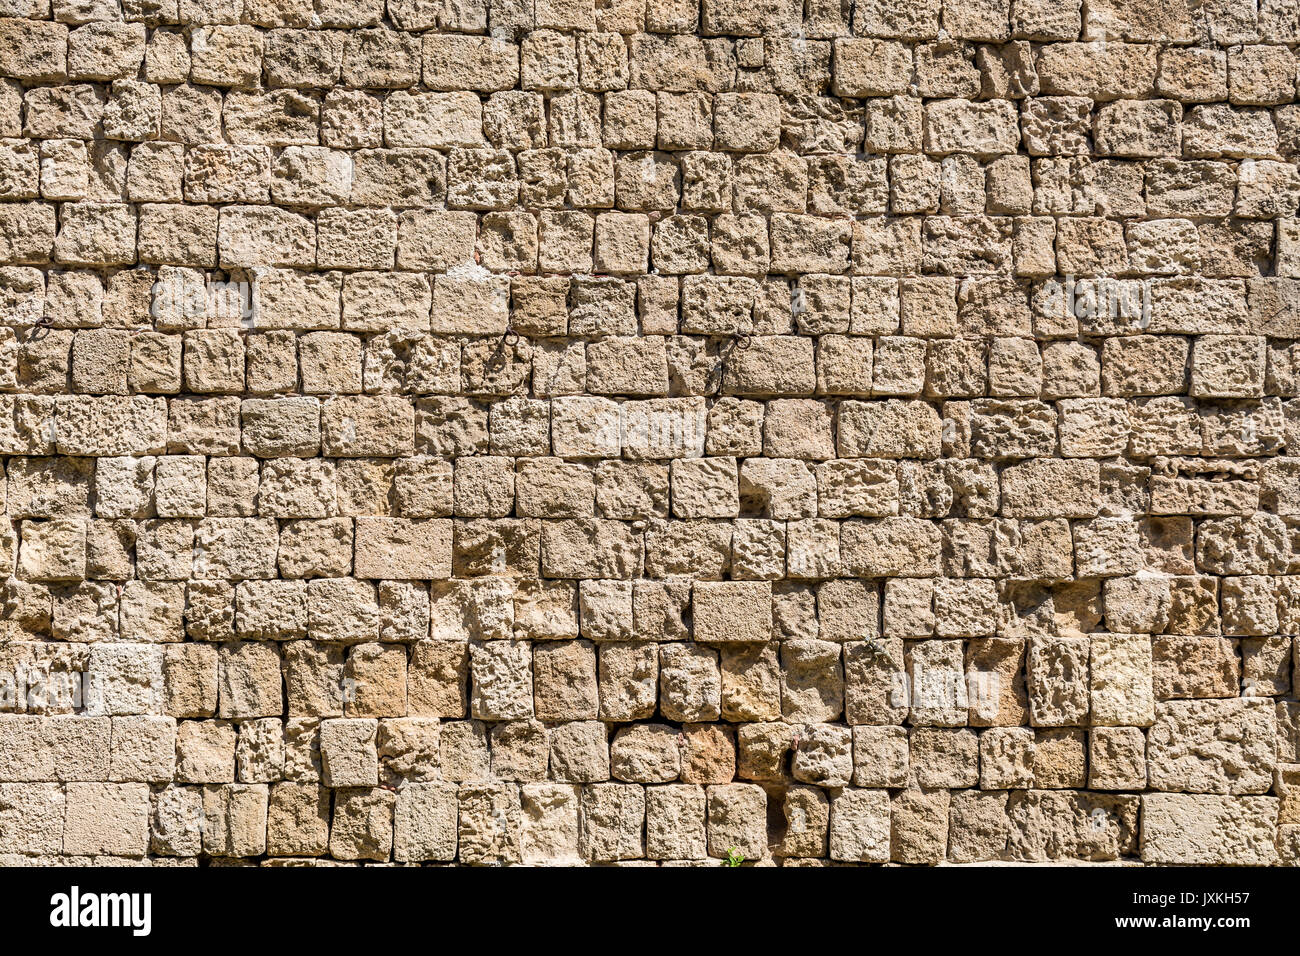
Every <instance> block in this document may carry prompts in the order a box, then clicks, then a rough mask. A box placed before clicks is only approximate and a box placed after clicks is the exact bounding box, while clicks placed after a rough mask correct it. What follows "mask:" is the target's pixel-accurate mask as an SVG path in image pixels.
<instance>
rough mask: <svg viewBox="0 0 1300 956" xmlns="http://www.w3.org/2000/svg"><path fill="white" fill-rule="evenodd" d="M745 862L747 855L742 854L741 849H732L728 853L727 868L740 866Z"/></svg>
mask: <svg viewBox="0 0 1300 956" xmlns="http://www.w3.org/2000/svg"><path fill="white" fill-rule="evenodd" d="M744 862H745V854H743V853H741V852H740V850H739V848H737V847H734V846H733V847H732V848H731V849H729V850H728V851H727V866H740V864H742V863H744Z"/></svg>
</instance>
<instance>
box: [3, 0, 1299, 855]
mask: <svg viewBox="0 0 1300 956" xmlns="http://www.w3.org/2000/svg"><path fill="white" fill-rule="evenodd" d="M0 13H2V14H3V19H0V77H3V79H2V80H0V136H2V137H3V138H0V200H3V201H0V266H2V268H0V326H2V327H0V455H3V456H4V458H3V465H4V475H3V478H4V480H3V484H2V485H0V488H3V490H4V508H5V510H6V511H7V518H8V521H5V522H0V525H2V526H3V534H2V535H0V555H2V556H3V561H4V565H5V570H6V572H7V576H8V580H7V583H6V584H5V587H4V592H3V593H4V601H5V604H4V615H3V630H2V636H0V682H2V683H3V687H0V691H3V700H2V702H0V707H2V708H3V713H0V861H3V862H10V863H14V862H33V861H34V860H36V859H38V858H40V859H47V860H48V859H52V858H63V859H78V860H82V861H87V860H88V861H93V862H110V861H111V862H118V861H119V860H120V859H128V860H144V861H148V862H154V863H181V864H193V863H196V862H213V863H228V862H233V861H254V862H273V861H285V860H302V859H304V858H322V859H332V860H337V861H388V860H392V861H398V862H419V861H453V860H454V861H457V862H460V863H467V864H482V863H520V862H522V863H526V864H543V863H552V862H582V861H590V862H607V861H650V862H654V861H659V862H699V863H712V864H715V865H716V864H720V863H724V862H731V863H735V862H738V861H739V860H741V859H742V858H743V859H744V860H746V861H750V862H762V863H776V864H780V865H794V864H800V863H810V862H820V861H831V862H837V863H838V862H861V863H885V862H891V861H892V862H895V863H901V864H936V863H940V862H943V861H949V862H976V861H988V860H1007V861H1020V862H1039V861H1043V862H1045V861H1065V860H1069V861H1073V860H1083V861H1094V862H1096V861H1110V860H1129V861H1141V862H1143V863H1153V864H1154V863H1192V862H1204V863H1257V864H1267V863H1275V862H1293V861H1295V860H1296V859H1297V857H1300V802H1297V796H1296V790H1295V787H1296V786H1298V785H1300V703H1298V702H1297V701H1296V699H1295V696H1294V694H1295V691H1296V690H1297V689H1300V679H1297V680H1296V681H1295V682H1294V683H1293V676H1292V674H1293V644H1294V638H1293V635H1295V634H1298V633H1300V606H1297V601H1296V598H1297V597H1298V596H1300V400H1297V398H1296V396H1298V395H1300V345H1298V344H1296V343H1295V342H1294V341H1293V340H1295V339H1297V338H1300V223H1298V221H1297V218H1296V213H1297V207H1298V206H1300V173H1298V172H1297V168H1296V165H1295V159H1296V155H1297V153H1298V152H1300V107H1297V105H1295V100H1296V72H1297V71H1296V65H1297V60H1296V55H1295V54H1296V46H1297V41H1300V8H1298V7H1297V3H1296V2H1295V0H1258V2H1256V0H1221V2H1216V3H1213V4H1192V3H1189V2H1186V0H1159V2H1157V0H1096V2H1093V0H1088V2H1087V3H1086V6H1085V7H1083V8H1082V9H1081V6H1080V4H1079V2H1078V0H1074V2H1071V0H942V2H941V0H855V2H853V3H852V4H850V2H849V0H806V3H805V2H804V0H649V2H646V0H387V3H385V0H315V4H314V6H313V3H312V0H121V2H120V3H119V0H0Z"/></svg>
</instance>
